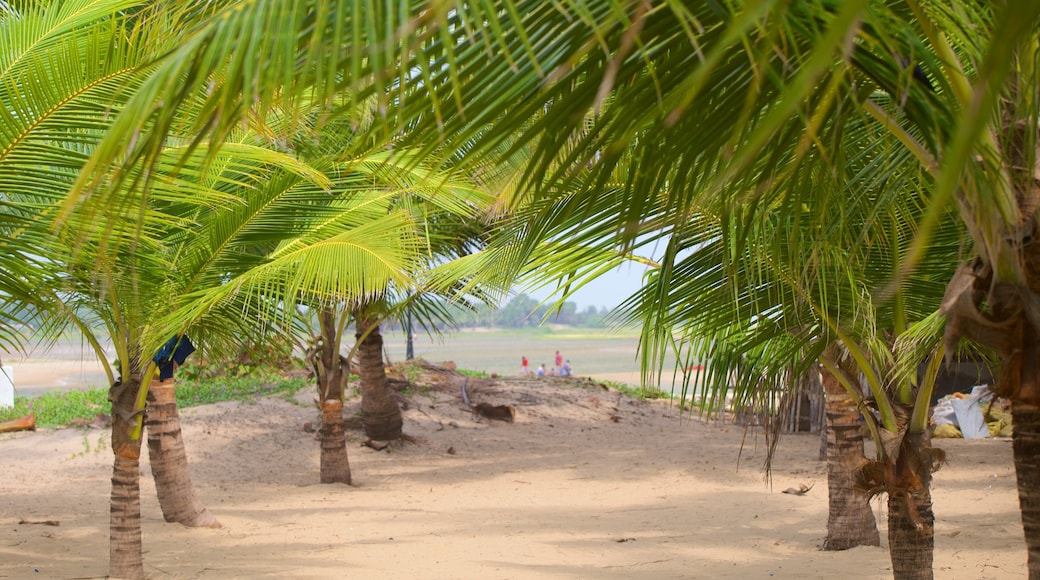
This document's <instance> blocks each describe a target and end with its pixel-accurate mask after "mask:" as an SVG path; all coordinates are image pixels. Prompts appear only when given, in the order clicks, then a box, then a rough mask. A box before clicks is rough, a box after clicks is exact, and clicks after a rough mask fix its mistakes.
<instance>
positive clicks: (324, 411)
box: [311, 308, 350, 485]
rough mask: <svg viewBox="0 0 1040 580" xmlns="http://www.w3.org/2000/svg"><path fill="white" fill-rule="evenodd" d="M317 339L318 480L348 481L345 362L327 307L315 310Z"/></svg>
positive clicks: (329, 481)
mask: <svg viewBox="0 0 1040 580" xmlns="http://www.w3.org/2000/svg"><path fill="white" fill-rule="evenodd" d="M318 322H319V324H320V326H321V341H320V343H319V344H318V347H317V350H316V351H315V352H314V353H312V355H311V356H312V360H311V362H312V364H313V365H314V376H315V377H316V380H317V383H318V400H319V401H321V468H320V472H321V482H322V483H345V484H347V485H350V461H349V459H348V457H347V437H346V433H345V432H344V431H343V392H344V387H345V385H346V380H347V371H346V369H347V364H346V361H345V360H344V359H343V357H342V356H340V354H339V343H340V341H339V330H338V327H337V326H336V320H335V315H334V313H333V311H332V310H331V309H327V308H323V309H322V310H321V311H320V312H319V313H318Z"/></svg>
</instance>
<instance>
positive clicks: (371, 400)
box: [357, 315, 404, 441]
mask: <svg viewBox="0 0 1040 580" xmlns="http://www.w3.org/2000/svg"><path fill="white" fill-rule="evenodd" d="M366 334H367V336H366ZM362 337H364V340H362V341H361V344H360V346H359V347H358V358H359V365H358V366H359V367H360V371H361V422H362V425H363V426H364V428H365V434H366V435H367V436H368V437H369V439H375V440H376V441H391V440H394V439H400V438H401V436H402V435H403V433H402V431H401V427H402V425H403V424H404V419H403V418H402V417H401V407H400V405H398V404H397V399H396V398H395V397H394V394H393V393H392V392H391V391H390V387H389V386H388V383H387V380H386V366H385V365H384V364H383V335H382V334H381V333H380V332H379V324H375V323H372V322H370V321H369V319H368V318H367V317H366V316H364V315H361V316H359V317H357V338H358V340H361V339H362Z"/></svg>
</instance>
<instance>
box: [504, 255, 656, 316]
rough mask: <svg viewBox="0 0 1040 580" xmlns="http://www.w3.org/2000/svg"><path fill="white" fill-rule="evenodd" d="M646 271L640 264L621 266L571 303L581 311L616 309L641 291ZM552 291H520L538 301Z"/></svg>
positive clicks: (602, 277)
mask: <svg viewBox="0 0 1040 580" xmlns="http://www.w3.org/2000/svg"><path fill="white" fill-rule="evenodd" d="M645 271H646V267H645V266H643V265H641V264H638V263H629V264H625V265H623V266H620V267H618V268H616V269H614V270H611V271H610V272H607V273H606V274H604V275H602V276H600V277H599V278H597V279H596V280H594V281H593V282H590V283H589V284H587V285H585V286H584V287H582V288H581V289H580V290H578V292H577V293H575V294H574V296H572V297H571V298H570V302H574V303H576V304H577V305H578V310H579V311H581V310H585V309H586V308H588V307H589V306H595V307H596V308H602V307H604V306H606V307H607V308H614V307H615V306H617V305H618V304H621V302H623V301H624V300H625V299H626V298H628V297H629V296H631V295H632V293H633V292H635V291H636V290H638V289H639V287H640V284H641V281H642V277H643V272H645ZM550 291H551V289H541V290H518V292H523V293H524V294H527V295H529V296H531V297H533V298H535V299H537V300H542V299H544V298H545V297H546V296H548V295H549V293H550Z"/></svg>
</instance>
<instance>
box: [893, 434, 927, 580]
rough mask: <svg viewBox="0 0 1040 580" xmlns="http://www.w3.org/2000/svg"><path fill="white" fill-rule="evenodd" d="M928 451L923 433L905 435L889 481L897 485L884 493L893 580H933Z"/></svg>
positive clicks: (925, 435) (925, 436)
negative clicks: (886, 497)
mask: <svg viewBox="0 0 1040 580" xmlns="http://www.w3.org/2000/svg"><path fill="white" fill-rule="evenodd" d="M931 451H932V450H931V448H930V445H929V442H928V435H927V434H926V433H918V434H913V433H911V434H907V435H906V440H905V443H904V445H903V447H902V449H901V452H900V455H901V457H900V458H899V460H897V462H896V464H895V466H894V473H893V474H892V476H891V479H890V481H895V482H898V483H897V484H896V485H895V486H893V487H894V489H890V490H889V494H888V548H889V553H890V555H891V557H892V576H893V578H895V580H931V578H933V573H932V557H933V553H934V551H935V528H934V526H935V515H934V513H933V512H932V490H931V487H932V471H933V467H932V459H931ZM899 488H902V489H899Z"/></svg>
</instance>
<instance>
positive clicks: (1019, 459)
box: [1012, 401, 1040, 580]
mask: <svg viewBox="0 0 1040 580" xmlns="http://www.w3.org/2000/svg"><path fill="white" fill-rule="evenodd" d="M1012 413H1013V415H1014V421H1015V429H1014V433H1013V435H1012V441H1013V449H1014V456H1015V475H1016V478H1017V480H1018V503H1019V506H1020V508H1021V510H1022V527H1023V529H1024V530H1025V535H1026V547H1027V549H1028V554H1029V556H1028V563H1029V578H1030V580H1040V405H1035V404H1030V403H1027V402H1025V401H1016V402H1015V403H1014V406H1013V407H1012Z"/></svg>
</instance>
